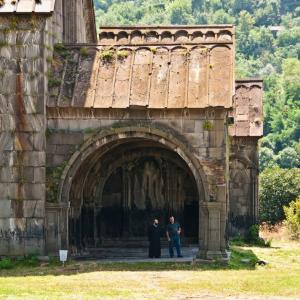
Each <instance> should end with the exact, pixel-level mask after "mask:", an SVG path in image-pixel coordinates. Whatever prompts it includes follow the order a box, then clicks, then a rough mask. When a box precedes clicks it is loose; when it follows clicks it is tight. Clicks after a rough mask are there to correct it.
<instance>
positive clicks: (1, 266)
mask: <svg viewBox="0 0 300 300" xmlns="http://www.w3.org/2000/svg"><path fill="white" fill-rule="evenodd" d="M12 267H13V263H12V261H11V259H10V258H3V259H1V260H0V270H7V269H11V268H12Z"/></svg>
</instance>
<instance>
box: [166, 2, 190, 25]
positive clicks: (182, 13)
mask: <svg viewBox="0 0 300 300" xmlns="http://www.w3.org/2000/svg"><path fill="white" fill-rule="evenodd" d="M169 10H170V20H171V23H172V24H191V23H193V21H194V18H193V16H192V3H191V1H189V0H174V1H173V2H172V3H171V4H170V5H169Z"/></svg>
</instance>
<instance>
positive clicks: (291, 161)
mask: <svg viewBox="0 0 300 300" xmlns="http://www.w3.org/2000/svg"><path fill="white" fill-rule="evenodd" d="M276 160H277V162H278V164H279V165H280V166H281V167H282V168H298V167H300V160H299V154H298V153H297V151H296V150H295V149H294V148H292V147H286V148H284V149H283V150H281V151H280V152H279V153H278V155H277V158H276Z"/></svg>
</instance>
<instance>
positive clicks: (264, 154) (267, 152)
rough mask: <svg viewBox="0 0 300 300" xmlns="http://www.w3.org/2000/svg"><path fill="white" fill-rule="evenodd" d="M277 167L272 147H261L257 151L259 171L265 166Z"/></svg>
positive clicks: (265, 167)
mask: <svg viewBox="0 0 300 300" xmlns="http://www.w3.org/2000/svg"><path fill="white" fill-rule="evenodd" d="M273 167H277V164H276V157H275V154H274V152H273V150H272V149H270V148H267V147H261V148H260V151H259V168H260V170H261V171H263V170H264V169H267V168H273Z"/></svg>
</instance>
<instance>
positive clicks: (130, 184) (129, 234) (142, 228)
mask: <svg viewBox="0 0 300 300" xmlns="http://www.w3.org/2000/svg"><path fill="white" fill-rule="evenodd" d="M86 178H87V179H86V180H85V184H84V186H82V198H83V199H82V201H81V203H80V207H78V208H77V210H76V211H77V214H76V213H75V214H73V215H72V216H70V225H69V234H70V236H69V239H70V243H72V244H76V247H78V248H81V249H82V248H89V247H105V246H123V247H126V246H143V245H145V244H146V243H147V228H148V226H149V225H150V224H151V222H152V220H153V219H154V218H157V219H159V221H160V225H161V226H162V228H164V227H165V226H166V224H167V222H168V217H169V216H170V215H174V216H175V218H176V219H177V221H179V222H180V224H181V226H182V228H183V238H182V240H183V243H185V244H191V243H197V242H198V227H199V195H198V190H197V185H196V182H195V179H194V177H193V175H192V173H191V171H190V170H189V168H188V166H187V165H186V163H185V162H184V161H183V160H182V159H181V158H180V157H179V156H178V155H177V154H176V153H174V152H172V151H170V150H167V149H165V148H162V147H157V145H153V143H145V142H143V143H141V142H139V143H137V142H134V143H127V144H126V145H122V146H119V147H116V148H115V149H114V150H113V151H111V152H109V153H107V154H106V155H104V156H103V157H102V158H101V159H100V160H98V161H97V162H96V163H95V165H94V167H93V168H92V169H91V170H89V174H88V175H87V177H86ZM73 191H74V192H75V191H77V193H78V188H76V187H74V189H73ZM71 193H72V191H71ZM75 196H76V195H74V197H75Z"/></svg>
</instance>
